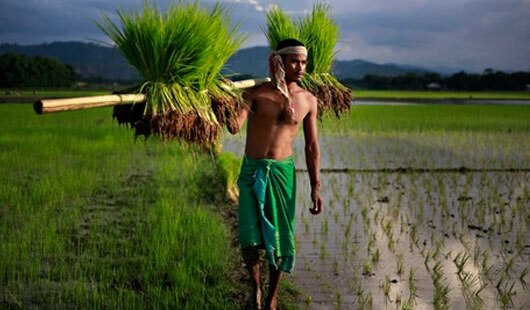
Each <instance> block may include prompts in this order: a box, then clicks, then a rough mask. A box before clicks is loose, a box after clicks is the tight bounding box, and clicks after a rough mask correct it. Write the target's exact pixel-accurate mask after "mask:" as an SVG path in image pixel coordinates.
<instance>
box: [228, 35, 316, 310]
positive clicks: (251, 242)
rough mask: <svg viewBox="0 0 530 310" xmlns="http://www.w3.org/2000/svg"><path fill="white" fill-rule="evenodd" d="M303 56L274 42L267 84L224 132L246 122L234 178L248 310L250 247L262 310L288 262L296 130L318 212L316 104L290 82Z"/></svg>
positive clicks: (249, 96) (248, 96)
mask: <svg viewBox="0 0 530 310" xmlns="http://www.w3.org/2000/svg"><path fill="white" fill-rule="evenodd" d="M306 62H307V50H306V48H305V47H304V45H303V44H302V43H301V42H299V41H297V40H294V39H287V40H284V41H281V42H279V43H278V46H277V48H276V50H275V51H274V52H272V54H271V56H270V58H269V71H270V75H271V79H272V81H271V82H270V83H265V84H262V85H260V86H256V87H254V88H252V89H250V90H247V91H246V92H245V93H244V95H243V98H244V99H245V102H246V105H245V106H243V107H241V108H240V109H239V111H238V115H237V123H236V124H234V125H233V126H232V128H230V132H231V133H232V134H235V133H237V132H239V130H240V129H241V127H242V125H243V123H244V122H245V120H247V118H248V124H247V137H246V145H245V157H244V159H243V165H242V167H241V174H240V176H239V179H238V186H239V195H240V196H239V211H238V213H239V241H240V244H241V248H242V254H243V259H244V260H245V264H246V265H247V268H248V270H249V273H250V275H251V280H252V284H253V289H254V291H253V298H255V300H254V301H255V306H256V307H258V308H259V307H260V306H261V294H262V284H261V280H260V273H259V253H258V248H265V250H266V254H267V259H268V261H269V266H270V268H269V269H270V278H269V283H270V285H269V292H268V295H267V298H266V301H265V304H266V307H267V308H268V309H276V307H277V299H278V298H277V297H278V289H279V283H280V279H281V275H282V272H291V270H292V268H293V267H294V258H295V241H294V225H295V203H296V174H295V167H294V160H293V157H292V155H293V148H292V144H293V140H294V139H295V137H296V134H297V132H298V129H299V127H300V125H302V127H303V132H304V139H305V158H306V164H307V169H308V172H309V179H310V182H311V200H312V203H313V207H312V208H310V211H311V213H312V214H319V213H320V212H321V211H322V198H321V196H320V192H319V189H320V181H319V180H320V147H319V144H318V139H317V126H316V123H317V99H316V98H315V97H314V96H313V95H312V94H311V93H309V92H307V91H305V90H304V89H302V88H301V87H300V86H299V85H298V83H299V82H300V81H301V80H302V77H303V75H304V73H305V69H306Z"/></svg>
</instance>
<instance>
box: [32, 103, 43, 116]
mask: <svg viewBox="0 0 530 310" xmlns="http://www.w3.org/2000/svg"><path fill="white" fill-rule="evenodd" d="M43 106H44V105H43V103H42V100H37V101H35V102H34V103H33V110H35V113H37V114H39V115H41V114H42V108H43Z"/></svg>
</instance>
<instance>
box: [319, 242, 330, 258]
mask: <svg viewBox="0 0 530 310" xmlns="http://www.w3.org/2000/svg"><path fill="white" fill-rule="evenodd" d="M328 256H329V253H328V250H327V248H326V244H325V243H322V244H321V245H320V254H319V258H320V259H322V260H324V259H326V258H327V257H328Z"/></svg>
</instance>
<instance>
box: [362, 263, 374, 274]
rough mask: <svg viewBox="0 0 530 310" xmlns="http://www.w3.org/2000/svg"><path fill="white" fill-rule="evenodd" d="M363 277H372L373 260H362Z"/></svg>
mask: <svg viewBox="0 0 530 310" xmlns="http://www.w3.org/2000/svg"><path fill="white" fill-rule="evenodd" d="M362 266H363V275H364V276H365V277H367V276H370V275H372V272H373V270H374V265H373V260H371V259H368V258H365V259H363V263H362Z"/></svg>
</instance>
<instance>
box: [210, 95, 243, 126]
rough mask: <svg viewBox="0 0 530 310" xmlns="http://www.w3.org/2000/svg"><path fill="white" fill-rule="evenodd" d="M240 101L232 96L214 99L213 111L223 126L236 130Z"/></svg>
mask: <svg viewBox="0 0 530 310" xmlns="http://www.w3.org/2000/svg"><path fill="white" fill-rule="evenodd" d="M239 101H240V99H238V98H236V97H232V96H216V97H213V98H212V111H213V113H214V114H215V117H216V118H217V121H218V122H219V124H220V125H221V126H225V125H226V127H228V128H229V129H230V128H234V127H235V125H236V124H237V109H238V105H239Z"/></svg>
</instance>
